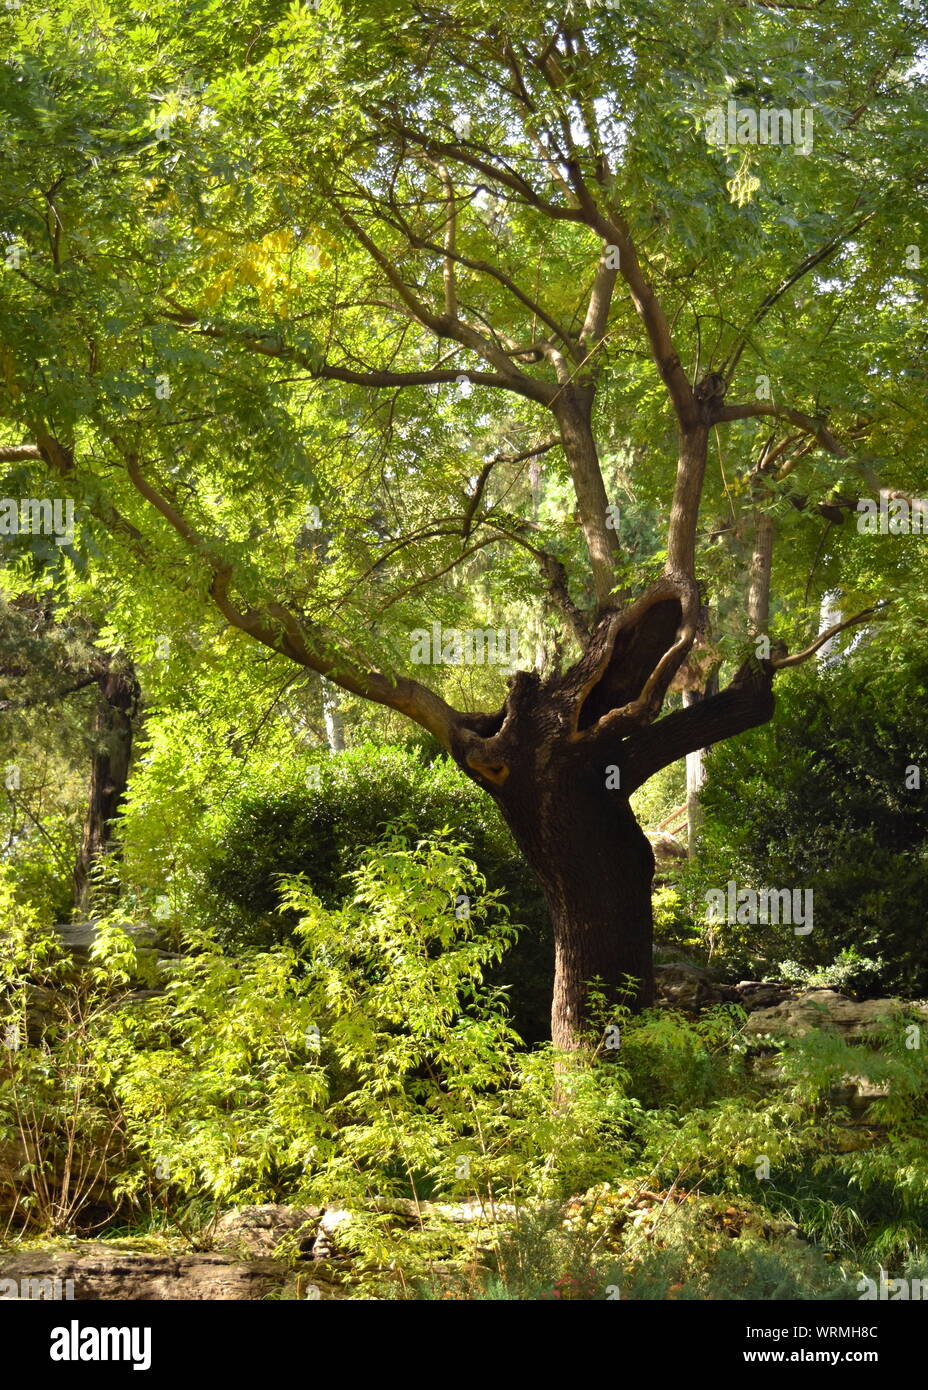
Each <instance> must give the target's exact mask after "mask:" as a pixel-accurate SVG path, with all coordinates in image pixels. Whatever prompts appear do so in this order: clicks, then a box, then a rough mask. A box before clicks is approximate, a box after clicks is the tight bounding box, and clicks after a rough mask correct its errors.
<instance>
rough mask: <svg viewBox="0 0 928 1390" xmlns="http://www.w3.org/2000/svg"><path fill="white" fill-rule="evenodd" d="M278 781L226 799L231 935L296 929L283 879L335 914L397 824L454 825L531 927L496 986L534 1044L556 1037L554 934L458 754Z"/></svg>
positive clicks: (304, 771)
mask: <svg viewBox="0 0 928 1390" xmlns="http://www.w3.org/2000/svg"><path fill="white" fill-rule="evenodd" d="M277 778H278V780H277V781H276V783H275V784H274V785H268V783H267V782H264V783H261V784H258V785H255V784H254V783H252V784H250V785H249V786H247V787H246V788H244V789H242V790H241V791H240V792H239V793H238V794H237V795H233V796H232V797H230V798H229V800H228V801H227V803H226V806H225V810H224V828H223V829H222V831H221V833H220V836H219V839H218V842H217V844H216V845H215V848H214V850H213V852H212V855H211V858H210V860H209V862H208V864H207V866H206V873H205V877H206V884H207V889H208V893H209V894H210V895H211V897H212V903H209V902H207V904H206V905H205V911H206V915H207V916H208V917H210V918H212V919H214V920H215V921H216V922H217V923H218V924H219V926H218V932H219V939H220V940H221V941H223V942H225V943H226V944H228V945H230V946H233V947H237V948H241V947H248V948H252V947H257V948H266V947H267V946H269V945H271V944H273V943H274V942H278V941H284V940H286V939H287V938H288V936H289V934H290V933H291V932H292V930H293V925H294V922H295V920H296V919H295V916H294V914H293V913H292V912H290V913H284V914H281V913H280V912H279V910H278V909H279V906H280V896H281V894H280V884H281V880H282V878H283V877H285V876H293V875H299V876H300V877H301V878H303V879H304V880H305V882H306V883H307V884H308V885H309V886H310V887H311V889H312V891H313V892H314V893H315V894H316V896H317V897H318V898H319V900H320V901H321V902H322V903H323V904H325V905H326V906H327V907H331V908H335V907H338V906H340V905H341V904H343V903H345V902H346V901H347V899H348V898H349V897H350V896H351V891H352V889H351V881H350V878H349V876H348V873H347V870H348V867H349V866H353V865H355V864H357V863H358V862H359V860H360V859H362V858H363V857H364V855H365V853H366V852H367V851H368V850H369V849H370V848H371V846H373V845H375V844H376V843H377V841H378V840H379V839H380V836H381V834H382V832H383V829H384V826H385V825H387V824H388V823H391V824H392V823H405V824H406V825H407V826H408V827H409V828H410V830H411V832H412V833H413V834H414V835H416V836H421V837H429V836H432V835H435V834H437V833H439V832H440V831H442V830H445V829H449V830H451V831H452V832H453V833H454V834H455V836H457V837H459V838H461V839H464V840H466V842H467V844H468V846H469V851H470V853H471V854H472V856H473V858H474V861H475V862H476V864H477V868H478V870H479V872H480V873H481V874H482V876H483V877H484V878H485V879H486V880H487V882H488V884H489V885H490V887H491V888H492V889H494V890H497V891H501V892H502V893H503V894H504V895H505V900H506V904H507V907H508V909H509V912H510V915H511V917H512V919H513V921H515V922H518V923H519V924H520V926H521V927H522V928H523V930H522V932H521V934H520V936H519V939H518V940H517V941H515V942H514V943H513V944H512V945H511V946H510V947H509V949H508V950H507V952H506V955H505V957H504V958H503V960H502V962H501V963H500V964H499V965H498V966H496V967H494V968H493V969H492V970H491V971H490V974H489V976H488V983H490V984H494V985H499V986H506V987H507V988H509V989H510V992H511V993H510V998H511V1006H512V1011H513V1017H514V1020H515V1023H516V1027H517V1029H518V1031H519V1033H520V1034H521V1035H522V1037H523V1038H524V1039H525V1040H526V1041H527V1042H534V1041H537V1040H541V1039H543V1038H545V1037H547V1036H549V1029H550V1000H551V990H552V985H553V970H554V964H553V954H554V953H553V938H552V932H551V926H550V922H549V919H548V914H547V910H546V908H545V904H544V900H543V898H542V895H541V890H540V888H539V887H538V885H537V883H536V881H535V879H534V878H533V877H532V875H531V873H530V871H529V869H528V867H527V866H526V865H525V863H524V861H523V860H522V858H521V856H520V855H519V853H518V851H517V850H516V848H515V845H514V844H513V841H512V838H511V836H510V834H509V831H508V830H507V828H506V826H505V825H504V823H503V821H502V819H501V817H500V815H499V812H498V811H497V809H496V807H495V805H494V804H493V803H492V801H491V800H490V798H489V797H488V796H486V795H485V793H483V792H481V791H480V789H479V788H478V787H476V786H474V784H473V783H472V782H471V781H470V780H469V779H468V778H467V777H465V776H464V775H463V774H462V773H461V772H460V771H459V770H458V768H457V767H456V766H455V765H454V764H453V763H452V762H451V761H450V760H449V759H446V758H440V759H437V760H436V761H433V762H431V763H428V762H427V761H426V760H425V757H424V756H423V754H422V753H421V752H419V751H415V752H410V751H407V750H405V749H401V748H387V749H384V748H375V747H373V746H372V745H367V746H364V747H361V748H356V749H352V750H350V751H348V752H345V753H341V754H338V755H336V756H334V757H322V758H320V759H318V760H317V761H314V762H311V763H308V764H306V765H303V764H301V765H300V766H299V767H298V768H296V767H294V768H291V769H289V770H284V769H282V770H279V771H278V773H277Z"/></svg>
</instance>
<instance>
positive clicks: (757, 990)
mask: <svg viewBox="0 0 928 1390" xmlns="http://www.w3.org/2000/svg"><path fill="white" fill-rule="evenodd" d="M734 988H735V992H736V993H737V995H738V1000H739V1002H740V1003H741V1005H742V1006H743V1007H744V1008H745V1009H746V1010H747V1012H748V1013H751V1012H752V1011H753V1010H754V1009H770V1008H773V1006H774V1005H775V1004H782V1003H783V1000H784V999H791V998H792V997H793V991H792V990H791V989H790V987H789V985H781V984H776V983H773V984H771V983H770V982H769V981H766V980H739V981H738V983H737V984H736V985H735V987H734Z"/></svg>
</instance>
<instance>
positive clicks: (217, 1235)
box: [213, 1204, 322, 1256]
mask: <svg viewBox="0 0 928 1390" xmlns="http://www.w3.org/2000/svg"><path fill="white" fill-rule="evenodd" d="M321 1217H322V1209H321V1208H320V1207H290V1206H275V1205H273V1204H268V1205H266V1206H261V1207H234V1208H233V1209H232V1210H231V1211H227V1212H224V1213H223V1215H222V1216H221V1217H220V1218H219V1221H218V1222H217V1224H216V1229H215V1232H214V1236H213V1240H214V1242H215V1244H216V1246H217V1247H219V1248H220V1249H222V1250H236V1251H239V1252H241V1253H244V1254H247V1255H258V1256H272V1255H273V1254H274V1252H275V1250H276V1249H277V1247H278V1246H279V1244H280V1242H281V1241H282V1240H283V1239H284V1237H285V1236H293V1237H295V1239H296V1243H297V1247H298V1248H299V1250H300V1251H301V1252H302V1253H304V1254H305V1253H309V1252H310V1251H311V1250H312V1248H313V1244H314V1241H315V1239H316V1235H317V1231H318V1229H319V1224H320V1218H321Z"/></svg>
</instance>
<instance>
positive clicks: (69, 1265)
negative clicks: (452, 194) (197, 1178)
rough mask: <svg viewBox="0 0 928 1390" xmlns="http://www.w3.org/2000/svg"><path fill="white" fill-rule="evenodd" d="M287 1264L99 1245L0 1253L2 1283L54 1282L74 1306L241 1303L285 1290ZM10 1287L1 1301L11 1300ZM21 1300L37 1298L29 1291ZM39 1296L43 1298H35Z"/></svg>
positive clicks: (30, 1285) (31, 1284) (31, 1286)
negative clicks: (93, 1303)
mask: <svg viewBox="0 0 928 1390" xmlns="http://www.w3.org/2000/svg"><path fill="white" fill-rule="evenodd" d="M287 1274H288V1270H287V1266H286V1265H285V1264H284V1263H282V1262H277V1261H274V1260H266V1259H265V1260H249V1261H245V1260H238V1259H236V1258H234V1257H232V1256H229V1255H223V1254H196V1255H170V1254H149V1253H147V1252H141V1251H132V1250H124V1249H119V1248H116V1247H114V1246H108V1245H106V1244H105V1243H102V1242H95V1243H93V1244H92V1245H80V1246H77V1247H76V1248H75V1249H73V1250H27V1251H22V1250H16V1251H12V1252H9V1253H6V1252H3V1251H0V1280H5V1281H9V1280H14V1281H16V1282H17V1283H18V1284H19V1285H20V1286H21V1287H25V1288H26V1289H27V1290H28V1289H35V1288H36V1287H37V1281H56V1280H60V1281H61V1282H60V1284H59V1285H57V1286H56V1287H58V1288H60V1289H62V1290H63V1291H65V1292H64V1294H63V1296H64V1297H66V1298H67V1297H69V1296H72V1295H73V1298H74V1299H75V1301H77V1302H88V1301H97V1300H101V1301H104V1302H109V1301H111V1300H120V1301H122V1300H126V1301H136V1300H139V1299H141V1300H145V1299H155V1300H162V1299H163V1300H172V1299H193V1300H195V1301H198V1302H199V1301H203V1300H207V1299H208V1300H218V1301H227V1300H228V1301H245V1300H253V1299H260V1298H265V1297H267V1295H268V1294H270V1293H272V1292H274V1290H279V1289H281V1288H283V1286H284V1284H285V1282H286V1279H287ZM7 1289H8V1285H7V1286H6V1287H4V1298H5V1299H7V1298H14V1297H16V1296H17V1295H15V1294H10V1293H9V1292H8V1291H7ZM19 1296H20V1297H26V1298H29V1297H30V1296H33V1297H34V1296H36V1295H34V1294H32V1295H31V1294H30V1293H29V1292H27V1293H26V1294H25V1295H23V1294H20V1295H19ZM39 1296H41V1295H39Z"/></svg>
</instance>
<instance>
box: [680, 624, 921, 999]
mask: <svg viewBox="0 0 928 1390" xmlns="http://www.w3.org/2000/svg"><path fill="white" fill-rule="evenodd" d="M882 648H883V644H882V642H881V641H880V640H877V641H875V642H874V643H873V644H872V648H870V649H864V650H861V651H860V652H859V653H855V654H854V656H853V657H852V658H850V659H848V660H847V661H846V662H841V663H839V664H837V665H834V666H832V667H831V668H829V669H826V670H806V671H802V672H800V673H799V674H797V675H796V676H795V677H794V678H793V680H792V681H791V682H790V683H788V684H786V685H784V687H783V689H782V692H781V695H780V699H779V707H778V712H777V717H776V719H775V720H774V721H773V723H771V724H769V725H767V726H766V727H764V728H763V729H758V730H755V731H754V732H752V733H749V734H746V735H743V736H742V737H741V738H738V739H735V740H732V741H730V742H728V743H726V744H723V745H720V746H719V747H718V748H716V749H715V750H714V752H713V754H712V757H711V771H710V776H709V781H708V784H707V786H706V788H705V790H704V792H703V796H702V800H703V804H704V807H705V811H706V830H705V839H704V844H703V849H702V853H701V858H700V863H699V864H698V865H697V867H696V868H695V870H694V871H693V873H692V874H691V875H690V877H689V892H690V904H691V908H692V911H693V915H694V917H695V918H696V919H697V920H699V919H704V918H705V902H704V898H703V894H704V892H705V890H706V889H707V888H708V887H715V888H717V887H724V885H725V883H726V882H727V881H728V880H729V879H734V880H735V881H736V882H737V884H738V886H739V888H741V887H758V888H760V887H768V886H777V887H786V886H789V887H794V886H796V887H798V886H801V887H803V888H810V889H812V891H813V893H814V907H815V919H814V929H813V931H812V933H811V934H810V935H808V936H805V937H797V936H794V935H793V933H792V930H791V928H789V927H785V928H784V927H779V928H778V927H776V926H747V927H745V926H738V925H732V924H721V925H718V924H714V925H713V926H712V927H711V928H709V929H704V930H705V934H706V939H708V936H709V934H710V933H711V938H712V942H713V944H714V947H715V949H716V950H717V951H721V952H723V953H725V954H726V955H727V956H728V957H729V959H730V960H731V961H732V963H733V966H734V968H736V969H737V968H742V969H754V970H766V971H767V972H769V973H772V974H774V975H776V974H778V973H781V972H782V969H783V968H785V969H786V971H787V972H792V973H793V977H795V971H796V966H797V964H798V966H799V967H800V968H801V969H803V970H807V971H809V972H810V973H809V975H808V976H807V978H809V979H812V978H813V976H814V975H815V972H819V975H818V978H820V979H829V980H831V981H832V982H834V983H835V984H838V983H843V984H845V985H848V984H853V985H854V987H855V988H857V989H859V990H861V991H863V992H864V993H866V992H871V993H880V992H884V993H890V992H892V993H902V994H904V995H905V996H906V997H918V996H920V995H923V994H925V993H926V991H928V937H926V934H925V931H924V924H923V915H924V914H923V903H922V899H923V891H922V886H923V884H924V878H925V867H926V855H928V811H926V802H925V791H924V789H923V786H924V776H922V778H921V781H920V785H919V787H912V786H907V785H906V783H907V778H908V780H909V781H910V782H911V781H912V777H911V773H910V772H909V771H908V770H910V769H912V768H915V769H921V770H922V773H924V771H925V770H926V769H928V744H926V741H925V725H924V720H923V718H922V713H921V701H920V699H919V698H915V699H913V692H918V691H921V690H923V689H924V688H925V686H926V684H928V673H926V671H925V669H924V666H923V663H922V662H921V658H920V656H919V655H918V654H917V653H915V654H909V655H907V657H906V660H905V664H904V665H901V666H897V667H895V668H894V677H893V680H892V681H891V682H890V681H889V680H887V672H886V669H885V654H884V652H883V650H882ZM823 970H824V971H826V972H827V973H826V974H824V975H822V974H821V972H822V971H823Z"/></svg>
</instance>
